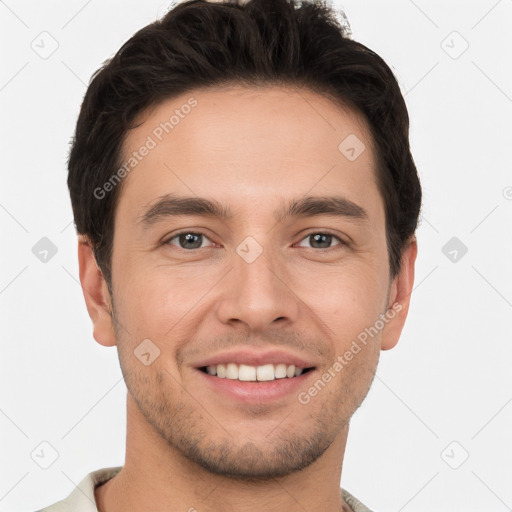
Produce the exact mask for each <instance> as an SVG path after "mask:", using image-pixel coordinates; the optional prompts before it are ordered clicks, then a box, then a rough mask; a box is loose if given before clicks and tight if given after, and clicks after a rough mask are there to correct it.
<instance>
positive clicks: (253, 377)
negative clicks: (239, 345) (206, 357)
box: [206, 363, 303, 381]
mask: <svg viewBox="0 0 512 512" xmlns="http://www.w3.org/2000/svg"><path fill="white" fill-rule="evenodd" d="M302 370H303V368H298V367H297V368H296V367H295V365H293V364H290V365H286V364H284V363H280V364H264V365H262V366H249V365H246V364H240V365H238V364H236V363H228V364H216V365H213V366H207V367H206V371H207V372H208V373H209V374H210V375H216V376H217V377H220V378H221V379H224V378H226V379H232V380H243V381H257V380H258V381H261V380H274V379H283V378H284V377H290V378H291V377H298V376H299V375H300V374H301V373H302Z"/></svg>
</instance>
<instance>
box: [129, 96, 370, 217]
mask: <svg viewBox="0 0 512 512" xmlns="http://www.w3.org/2000/svg"><path fill="white" fill-rule="evenodd" d="M135 125H136V128H134V129H132V130H130V131H129V132H128V133H127V137H126V139H125V143H124V146H123V160H124V161H125V162H128V160H130V159H131V160H133V159H134V158H135V159H136V160H137V161H136V162H135V165H134V166H133V167H132V168H131V169H130V170H129V172H128V173H127V176H126V178H125V181H126V183H124V184H123V192H122V194H121V198H120V203H128V204H129V205H130V206H131V207H132V209H139V211H138V212H137V213H139V214H140V213H141V212H140V208H142V207H143V205H147V204H148V203H150V202H151V201H152V200H154V199H156V198H158V197H160V196H162V195H164V194H166V193H182V194H186V195H187V196H190V195H198V196H201V197H212V196H214V197H215V198H217V199H218V200H220V201H229V202H230V203H233V202H238V203H239V205H240V206H241V207H242V208H244V207H248V206H249V205H252V207H253V208H254V207H260V208H261V207H263V204H262V203H261V199H262V197H277V196H279V197H283V196H285V197H286V196H289V197H296V196H297V195H299V196H300V195H306V194H310V195H311V194H312V193H313V194H315V193H316V194H323V195H325V194H326V193H328V192H331V191H332V190H333V189H334V188H335V189H337V191H339V192H343V193H344V195H347V196H351V198H352V199H353V200H354V201H355V202H357V201H358V200H359V201H362V200H366V202H368V201H369V200H370V201H371V199H372V196H373V199H377V200H379V197H378V194H377V187H376V180H375V176H376V172H375V158H374V149H373V141H372V139H371V135H370V131H369V129H368V127H367V125H366V123H365V121H364V119H363V118H362V117H361V116H360V115H358V114H357V113H355V112H354V111H352V110H350V109H348V108H345V107H343V106H341V105H338V104H335V103H333V102H332V101H331V100H329V99H327V98H326V97H324V96H321V95H318V94H316V93H314V92H312V91H309V90H306V89H296V88H292V87H282V86H279V87H277V86H276V87H274V86H273V87H270V86H266V87H258V88H255V87H251V88H247V87H242V86H232V87H224V88H217V89H213V88H208V89H202V90H201V89H198V90H193V91H191V92H189V93H186V94H183V95H180V96H177V97H175V98H172V99H168V100H166V101H164V102H162V103H160V104H158V105H156V106H153V107H151V108H150V109H148V110H147V111H145V112H143V113H142V114H141V115H140V116H139V119H138V120H137V122H136V123H135ZM144 148H149V149H146V150H143V149H144ZM134 153H138V155H137V156H136V157H135V156H134ZM142 153H144V156H141V154H142ZM354 157H355V158H354ZM376 194H377V195H376ZM377 202H378V201H377ZM374 203H375V201H374ZM369 206H370V210H371V207H372V205H369ZM374 207H375V204H374ZM376 207H377V208H378V207H379V205H377V206H376Z"/></svg>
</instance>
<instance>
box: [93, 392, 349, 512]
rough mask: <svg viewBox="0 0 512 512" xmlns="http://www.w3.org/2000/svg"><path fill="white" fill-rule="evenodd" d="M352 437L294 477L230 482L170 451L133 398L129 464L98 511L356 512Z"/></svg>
mask: <svg viewBox="0 0 512 512" xmlns="http://www.w3.org/2000/svg"><path fill="white" fill-rule="evenodd" d="M347 435H348V425H346V426H345V427H344V428H343V430H342V431H341V432H340V433H339V434H338V436H337V437H336V438H335V440H334V442H333V443H332V444H331V445H330V446H329V448H328V449H327V450H326V451H325V452H324V454H323V455H322V456H321V457H320V458H318V459H317V460H316V461H315V462H313V463H312V464H311V465H309V466H308V467H306V468H304V469H302V470H301V471H297V472H295V473H292V474H290V475H287V476H284V477H279V478H273V479H270V480H259V481H247V480H245V481H244V480H237V479H232V478H226V477H225V476H222V475H217V474H213V473H211V472H209V471H207V470H206V469H204V468H202V467H200V466H198V465H197V464H196V463H194V462H191V461H190V460H188V459H186V458H185V457H183V455H182V454H181V453H180V452H179V451H177V450H176V449H175V448H173V447H171V446H169V444H168V443H167V442H166V441H165V440H164V439H162V438H161V437H160V435H159V434H158V433H157V432H156V431H155V430H154V429H153V427H152V426H151V425H150V424H148V423H147V422H146V420H145V418H144V417H143V416H142V414H141V413H140V411H139V409H138V407H137V405H136V404H135V402H134V401H133V399H132V398H131V395H130V394H129V393H128V400H127V436H126V459H125V464H124V466H123V468H122V470H121V471H120V472H119V474H118V475H116V476H115V477H114V478H113V479H111V480H109V481H108V482H107V483H105V484H103V485H101V486H100V487H97V488H96V491H95V498H96V503H97V507H98V511H99V512H121V511H123V512H135V511H139V510H145V511H147V512H152V511H156V510H169V511H171V510H183V511H188V512H194V511H196V512H217V511H218V510H223V511H226V512H235V511H236V512H254V511H259V510H286V511H288V512H304V510H307V511H308V512H320V511H322V512H326V511H329V512H331V511H332V512H340V511H350V508H349V507H348V506H347V505H346V504H345V503H344V502H343V501H342V498H341V493H340V479H341V471H342V461H343V456H344V452H345V445H346V441H347ZM269 504H271V506H270V505H269Z"/></svg>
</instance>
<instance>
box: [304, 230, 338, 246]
mask: <svg viewBox="0 0 512 512" xmlns="http://www.w3.org/2000/svg"><path fill="white" fill-rule="evenodd" d="M334 239H336V240H338V241H339V242H340V243H339V244H335V245H342V244H343V243H344V242H343V240H341V238H339V237H337V236H335V235H331V234H330V233H321V232H320V233H310V234H309V235H307V236H306V237H304V238H303V239H302V240H301V244H302V242H303V241H304V240H309V241H310V243H311V246H312V248H313V249H329V248H330V247H332V245H331V242H332V241H333V240H334ZM301 244H299V245H300V246H301V247H304V246H303V245H301Z"/></svg>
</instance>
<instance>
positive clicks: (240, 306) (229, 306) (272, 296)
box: [218, 237, 298, 330]
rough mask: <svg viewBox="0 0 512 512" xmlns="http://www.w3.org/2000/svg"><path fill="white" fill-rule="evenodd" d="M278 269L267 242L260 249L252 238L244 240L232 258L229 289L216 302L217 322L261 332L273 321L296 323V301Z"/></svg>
mask: <svg viewBox="0 0 512 512" xmlns="http://www.w3.org/2000/svg"><path fill="white" fill-rule="evenodd" d="M282 269H283V267H282V266H281V265H279V259H278V255H276V254H273V249H272V247H271V243H270V241H268V243H267V244H265V247H263V246H262V245H261V244H259V242H258V241H256V240H255V239H254V238H253V237H247V238H246V239H244V240H243V241H242V242H241V243H240V244H239V245H238V246H237V247H236V250H235V252H234V254H233V270H232V272H230V285H229V286H227V287H225V288H224V293H223V295H222V298H221V299H220V304H219V307H218V314H219V319H220V320H221V321H222V322H223V323H234V322H237V321H238V322H243V323H245V324H247V325H248V326H249V328H250V329H251V330H263V329H265V328H267V327H269V326H270V325H271V324H272V322H274V321H277V319H280V320H281V321H284V320H288V321H294V320H296V318H297V308H298V305H297V301H296V298H295V296H294V294H293V293H292V291H291V290H290V289H289V288H288V286H287V284H286V276H285V275H280V274H281V273H282Z"/></svg>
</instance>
